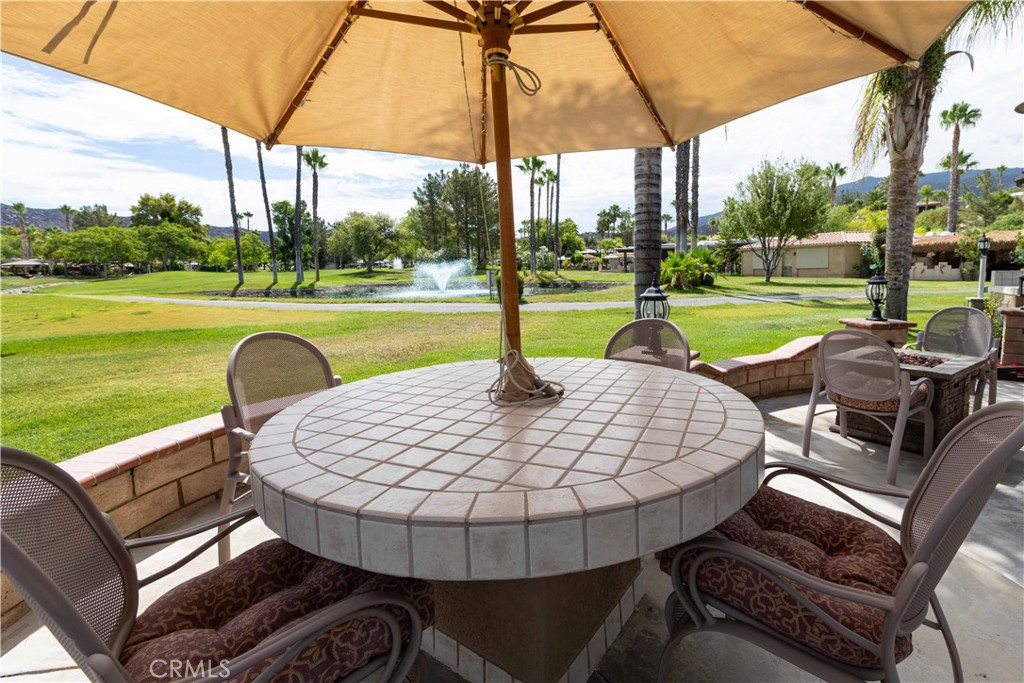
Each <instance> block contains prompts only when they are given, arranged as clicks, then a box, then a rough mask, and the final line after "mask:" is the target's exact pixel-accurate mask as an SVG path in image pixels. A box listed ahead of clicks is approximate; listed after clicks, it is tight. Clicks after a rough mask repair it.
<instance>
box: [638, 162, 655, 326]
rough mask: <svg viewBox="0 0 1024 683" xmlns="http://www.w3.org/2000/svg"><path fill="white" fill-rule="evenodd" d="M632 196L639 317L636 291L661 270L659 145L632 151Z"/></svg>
mask: <svg viewBox="0 0 1024 683" xmlns="http://www.w3.org/2000/svg"><path fill="white" fill-rule="evenodd" d="M633 198H634V202H635V204H636V210H635V213H634V215H635V217H636V224H635V225H636V230H635V233H634V237H635V241H634V244H633V306H634V315H633V317H634V318H636V319H639V318H640V295H641V294H643V293H644V291H646V289H647V288H648V287H650V286H651V282H652V281H653V280H654V278H655V277H657V276H658V275H659V274H660V272H661V239H660V237H661V147H652V148H648V149H637V150H635V151H634V153H633Z"/></svg>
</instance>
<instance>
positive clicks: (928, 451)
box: [921, 410, 935, 460]
mask: <svg viewBox="0 0 1024 683" xmlns="http://www.w3.org/2000/svg"><path fill="white" fill-rule="evenodd" d="M921 417H922V418H924V448H923V450H922V451H921V455H923V456H924V459H925V460H927V459H929V458H931V457H932V451H933V450H934V448H935V416H934V415H932V411H930V410H925V411H922V413H921Z"/></svg>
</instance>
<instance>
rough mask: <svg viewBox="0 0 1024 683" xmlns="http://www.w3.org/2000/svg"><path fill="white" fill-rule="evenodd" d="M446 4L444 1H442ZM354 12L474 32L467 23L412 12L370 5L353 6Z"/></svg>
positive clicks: (358, 15) (357, 14) (405, 22)
mask: <svg viewBox="0 0 1024 683" xmlns="http://www.w3.org/2000/svg"><path fill="white" fill-rule="evenodd" d="M440 4H444V3H440ZM352 14H354V15H356V16H357V17H371V18H373V19H384V20H385V21H397V22H399V23H402V24H414V25H416V26H427V27H429V28H442V29H447V30H449V31H461V32H462V33H472V32H473V28H472V27H471V26H470V25H469V24H466V23H462V22H456V21H444V20H442V19H431V18H430V17H416V16H412V15H410V14H399V13H398V12H385V11H383V10H379V9H370V8H368V7H363V6H359V7H353V8H352Z"/></svg>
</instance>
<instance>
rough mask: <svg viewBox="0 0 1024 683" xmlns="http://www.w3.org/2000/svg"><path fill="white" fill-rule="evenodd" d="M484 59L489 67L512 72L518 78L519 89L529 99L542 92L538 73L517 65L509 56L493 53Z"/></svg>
mask: <svg viewBox="0 0 1024 683" xmlns="http://www.w3.org/2000/svg"><path fill="white" fill-rule="evenodd" d="M484 59H485V61H486V63H487V66H495V65H500V66H503V67H505V68H506V69H508V70H509V71H511V72H512V75H513V76H515V77H516V83H517V84H518V85H519V89H520V90H521V91H522V92H523V94H524V95H526V96H527V97H533V96H534V95H536V94H537V93H538V92H540V87H541V81H540V76H538V75H537V72H535V71H533V70H532V69H529V68H527V67H525V66H523V65H522V64H516V63H515V62H513V61H512V60H510V59H509V58H508V55H506V54H503V53H501V52H498V51H494V52H491V53H490V54H488V55H487V56H486V57H485V58H484ZM527 81H529V82H527Z"/></svg>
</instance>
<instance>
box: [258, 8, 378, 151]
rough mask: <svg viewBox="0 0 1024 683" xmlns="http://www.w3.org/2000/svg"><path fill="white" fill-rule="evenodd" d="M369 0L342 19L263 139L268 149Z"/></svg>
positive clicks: (351, 10)
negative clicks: (282, 112)
mask: <svg viewBox="0 0 1024 683" xmlns="http://www.w3.org/2000/svg"><path fill="white" fill-rule="evenodd" d="M367 2H368V0H360V2H359V3H357V4H356V5H355V6H353V7H351V8H350V9H349V13H348V16H346V17H345V18H344V19H343V20H342V22H341V26H340V27H338V30H337V32H336V33H335V34H334V37H333V38H332V39H331V42H330V43H328V44H327V47H326V48H325V49H324V51H323V53H322V54H321V55H320V59H318V60H317V62H316V64H315V65H314V66H313V69H312V70H311V71H310V72H309V76H307V77H306V80H305V81H303V82H302V86H301V87H300V88H299V92H298V93H297V94H296V95H295V97H294V98H292V101H291V103H290V104H289V105H288V108H287V109H286V110H285V112H284V114H283V115H282V116H281V119H280V120H279V121H278V122H277V125H276V126H274V129H273V131H272V132H271V133H270V135H269V136H267V139H266V140H264V141H263V144H265V145H266V146H267V149H270V148H271V147H273V146H274V145H276V144H277V141H278V139H279V138H280V137H281V132H282V131H283V130H284V127H285V126H287V125H288V122H289V121H291V119H292V115H293V114H294V113H295V112H296V111H297V110H298V108H299V107H301V106H302V102H303V100H305V99H306V95H308V94H309V91H310V90H311V89H312V88H313V84H314V83H315V82H316V79H317V77H319V76H320V73H321V72H322V71H323V70H324V67H325V66H327V60H329V59H330V58H331V55H333V54H334V51H335V50H336V49H337V47H338V45H340V44H341V41H342V40H344V38H345V35H346V34H348V31H349V29H350V28H352V24H353V23H355V20H356V10H357V9H360V8H362V6H363V5H365V4H366V3H367Z"/></svg>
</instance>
